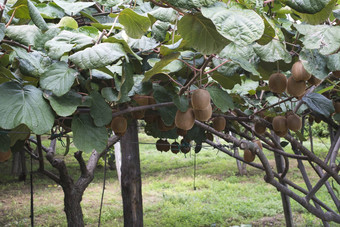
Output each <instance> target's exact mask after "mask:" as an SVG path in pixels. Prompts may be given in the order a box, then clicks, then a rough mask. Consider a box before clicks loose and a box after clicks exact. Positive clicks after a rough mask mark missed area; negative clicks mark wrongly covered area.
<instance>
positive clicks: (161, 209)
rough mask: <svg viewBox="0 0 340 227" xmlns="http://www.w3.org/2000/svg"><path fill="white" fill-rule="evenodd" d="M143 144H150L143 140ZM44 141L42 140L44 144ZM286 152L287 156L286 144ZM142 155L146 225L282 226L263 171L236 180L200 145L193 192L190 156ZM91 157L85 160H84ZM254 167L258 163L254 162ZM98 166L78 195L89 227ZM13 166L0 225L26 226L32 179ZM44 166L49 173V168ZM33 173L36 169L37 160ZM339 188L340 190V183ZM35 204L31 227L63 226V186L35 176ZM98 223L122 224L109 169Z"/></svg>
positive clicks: (307, 222) (304, 218) (297, 210)
mask: <svg viewBox="0 0 340 227" xmlns="http://www.w3.org/2000/svg"><path fill="white" fill-rule="evenodd" d="M324 140H325V139H324ZM140 141H141V142H148V143H150V142H151V143H152V142H155V140H154V139H153V138H150V137H147V136H145V135H143V134H141V135H140ZM325 141H326V140H325ZM171 142H172V141H171ZM315 142H316V143H315V151H316V153H317V154H318V155H320V156H324V155H325V153H326V152H327V149H326V148H325V145H324V144H323V143H321V142H320V141H319V140H317V141H315ZM47 143H48V141H44V144H45V145H47ZM63 149H64V148H63V147H62V146H61V145H60V143H58V154H59V157H60V158H64V159H65V162H66V163H67V166H68V168H69V172H70V174H72V175H73V176H75V178H77V177H78V176H79V166H78V164H77V162H76V160H75V159H74V158H73V155H72V154H73V153H74V152H75V151H76V149H75V148H74V147H72V148H71V151H70V154H69V155H68V156H66V157H63V156H62V154H63V152H64V150H63ZM287 152H291V150H290V149H289V146H287ZM241 153H242V152H241ZM266 154H267V157H268V159H269V160H270V163H271V165H272V166H273V167H274V165H275V163H274V161H273V159H274V157H273V153H270V152H268V151H267V152H266ZM140 156H141V157H140V158H141V171H142V183H143V189H142V191H143V208H144V224H145V226H181V227H182V226H183V227H185V226H188V227H189V226H213V225H215V226H232V225H241V224H253V225H254V226H259V225H260V226H263V225H270V226H284V225H285V224H284V216H283V209H282V205H281V197H280V194H279V192H278V191H277V190H276V189H275V188H274V187H272V186H271V185H268V184H266V183H265V182H264V180H263V176H264V173H263V172H262V171H260V170H257V169H254V168H251V167H247V171H248V174H247V175H246V176H239V174H238V171H237V167H236V161H235V159H233V158H231V157H229V156H227V155H225V154H223V153H221V152H218V151H217V150H213V149H211V148H207V147H205V148H204V149H202V151H201V152H200V153H199V154H198V155H197V172H196V175H197V176H196V181H195V186H196V190H194V178H193V173H194V168H193V160H194V156H193V154H187V155H186V157H185V156H184V155H183V154H177V155H174V154H172V153H170V152H167V153H164V152H163V153H160V152H158V151H156V149H155V145H152V144H141V145H140ZM88 157H89V155H87V154H86V155H85V158H88ZM255 161H256V162H259V160H258V159H256V160H255ZM27 163H28V166H29V162H27ZM102 163H103V162H101V166H99V167H98V168H97V170H96V173H95V179H94V181H93V182H92V183H91V184H90V185H89V187H88V188H87V190H86V191H85V194H84V196H83V201H82V208H83V213H84V220H85V223H86V226H97V225H98V215H99V207H100V198H101V190H102V182H103V174H104V168H103V167H102ZM305 164H306V168H307V171H308V173H309V174H311V181H312V182H313V184H314V183H315V182H316V181H317V180H318V177H317V176H316V175H315V174H313V170H312V168H311V167H310V166H309V165H308V163H305ZM10 167H11V165H10V162H6V163H0V171H1V175H0V182H1V184H0V226H29V225H30V219H29V216H30V186H29V180H28V181H27V182H26V183H22V182H20V183H18V182H16V181H15V178H14V177H13V176H11V175H10ZM296 167H297V163H296V162H295V161H292V162H291V163H290V171H289V173H288V177H289V178H290V179H292V180H293V181H295V182H297V183H298V184H299V185H300V186H302V187H304V188H305V185H304V183H303V180H302V178H301V176H300V175H299V172H298V170H297V168H296ZM46 168H48V169H49V170H51V171H54V170H53V169H52V168H51V167H50V165H49V164H48V163H47V162H46ZM34 169H37V163H36V162H34ZM336 187H337V188H338V190H340V188H339V186H338V185H337V186H336ZM318 196H320V199H321V200H322V201H323V202H325V203H327V204H329V205H331V204H332V203H331V199H330V197H329V196H328V193H327V190H326V189H325V188H322V189H321V190H320V192H318ZM34 204H35V207H34V209H35V210H34V211H35V224H36V226H66V225H67V223H66V217H65V214H64V212H63V192H62V189H61V187H60V186H58V185H55V184H54V182H52V181H51V180H49V179H48V178H46V177H45V176H42V175H39V174H35V175H34ZM291 204H292V210H293V216H294V222H295V225H296V226H321V222H320V221H319V220H318V219H316V218H315V217H314V216H313V215H311V214H310V213H308V212H307V211H306V210H305V209H304V208H303V207H302V206H300V205H299V204H298V203H296V202H295V201H291ZM332 207H334V206H332ZM101 223H102V226H123V211H122V200H121V194H120V186H119V183H118V181H117V174H116V172H115V171H111V170H108V171H107V186H106V190H105V197H104V205H103V210H102V217H101ZM331 224H332V226H336V225H335V224H334V223H331Z"/></svg>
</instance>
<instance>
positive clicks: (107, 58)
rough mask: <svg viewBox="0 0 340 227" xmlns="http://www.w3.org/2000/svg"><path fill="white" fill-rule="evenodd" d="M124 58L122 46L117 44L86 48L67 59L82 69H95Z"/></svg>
mask: <svg viewBox="0 0 340 227" xmlns="http://www.w3.org/2000/svg"><path fill="white" fill-rule="evenodd" d="M124 56H126V53H125V51H124V49H123V47H122V45H120V44H118V43H101V44H98V45H95V46H93V47H89V48H86V49H85V50H82V51H79V52H77V53H75V54H73V55H71V56H70V57H69V59H70V61H72V62H73V63H75V64H76V65H77V66H78V67H80V68H82V69H96V68H101V67H104V66H107V65H110V64H111V63H113V62H114V61H116V60H118V59H119V58H121V57H124Z"/></svg>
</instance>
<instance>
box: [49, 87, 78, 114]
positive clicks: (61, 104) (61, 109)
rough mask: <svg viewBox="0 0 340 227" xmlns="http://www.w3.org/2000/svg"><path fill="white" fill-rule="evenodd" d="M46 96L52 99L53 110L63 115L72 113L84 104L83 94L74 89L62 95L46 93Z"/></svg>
mask: <svg viewBox="0 0 340 227" xmlns="http://www.w3.org/2000/svg"><path fill="white" fill-rule="evenodd" d="M44 96H45V98H47V99H48V100H49V101H50V104H51V106H52V108H53V110H54V111H55V112H56V113H57V114H58V115H59V116H62V117H67V116H70V115H72V114H73V113H74V112H75V111H76V110H77V107H78V106H80V105H81V104H82V100H81V95H80V94H78V93H76V92H75V91H72V90H71V91H69V92H68V93H66V94H65V95H63V96H60V97H58V96H55V95H48V94H46V93H45V94H44Z"/></svg>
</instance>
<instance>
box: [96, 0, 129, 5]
mask: <svg viewBox="0 0 340 227" xmlns="http://www.w3.org/2000/svg"><path fill="white" fill-rule="evenodd" d="M96 2H98V3H99V4H100V5H103V6H107V7H114V6H119V5H122V4H124V3H128V2H129V0H97V1H96Z"/></svg>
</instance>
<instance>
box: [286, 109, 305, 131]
mask: <svg viewBox="0 0 340 227" xmlns="http://www.w3.org/2000/svg"><path fill="white" fill-rule="evenodd" d="M286 118H287V126H288V128H289V129H290V130H292V131H294V132H297V131H299V130H300V129H301V127H302V120H301V118H300V117H299V116H298V115H296V114H294V113H293V114H290V115H288V116H287V117H286Z"/></svg>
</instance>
